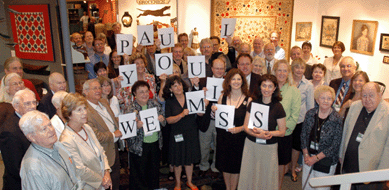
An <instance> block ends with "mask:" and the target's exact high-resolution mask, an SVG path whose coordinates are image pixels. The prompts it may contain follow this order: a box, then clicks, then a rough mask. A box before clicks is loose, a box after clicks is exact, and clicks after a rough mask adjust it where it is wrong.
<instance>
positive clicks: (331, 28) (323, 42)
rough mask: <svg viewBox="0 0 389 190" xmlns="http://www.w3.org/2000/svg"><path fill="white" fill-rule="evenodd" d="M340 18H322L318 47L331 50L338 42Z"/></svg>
mask: <svg viewBox="0 0 389 190" xmlns="http://www.w3.org/2000/svg"><path fill="white" fill-rule="evenodd" d="M339 20H340V17H333V16H322V17H321V31H320V46H323V47H329V48H332V45H333V44H334V43H335V42H336V41H338V35H339Z"/></svg>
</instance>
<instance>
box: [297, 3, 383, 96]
mask: <svg viewBox="0 0 389 190" xmlns="http://www.w3.org/2000/svg"><path fill="white" fill-rule="evenodd" d="M315 8H316V9H317V13H316V15H315V16H314V12H315ZM296 12H297V13H300V14H297V13H296ZM388 12H389V1H387V0H376V1H374V2H373V1H367V0H352V1H351V0H346V1H337V0H314V1H311V0H295V14H294V24H293V27H295V26H296V24H295V22H313V26H312V41H311V42H312V45H313V47H314V48H313V50H312V53H313V54H314V55H319V57H320V58H321V61H320V62H322V61H323V58H324V56H332V55H333V53H332V50H331V49H330V48H326V47H320V46H319V44H320V30H321V16H322V15H325V16H337V17H340V24H339V37H338V40H339V41H342V42H343V43H344V44H345V46H346V51H345V52H344V53H343V55H344V56H351V57H353V58H354V59H355V60H356V61H358V63H360V66H361V70H363V71H366V72H367V73H368V75H369V78H370V80H371V81H380V82H383V83H385V84H387V85H389V77H387V72H386V71H388V70H389V65H388V64H384V63H382V60H383V57H384V56H389V52H385V51H380V50H379V45H380V35H381V33H389V32H388V31H389V21H388V19H387V17H388ZM301 13H304V14H301ZM353 20H369V21H378V30H377V36H376V40H375V47H374V55H373V56H371V55H364V54H359V53H353V52H350V43H351V33H352V25H353ZM294 35H295V29H294V30H293V34H292V36H293V37H294ZM301 44H302V42H294V44H293V43H292V46H293V45H298V46H301ZM384 98H389V90H387V91H385V94H384Z"/></svg>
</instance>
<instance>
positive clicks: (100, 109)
mask: <svg viewBox="0 0 389 190" xmlns="http://www.w3.org/2000/svg"><path fill="white" fill-rule="evenodd" d="M87 101H88V103H89V105H90V106H92V108H93V109H95V110H96V111H97V113H99V115H100V117H101V118H102V119H103V120H104V123H105V124H106V125H107V127H108V129H109V131H111V133H112V135H113V137H114V142H116V141H118V140H119V138H117V137H115V134H114V133H113V132H115V125H114V120H113V119H112V117H111V115H109V113H108V110H107V108H105V107H104V106H103V105H102V104H101V103H100V102H99V104H98V105H96V104H94V103H92V102H90V101H89V100H87Z"/></svg>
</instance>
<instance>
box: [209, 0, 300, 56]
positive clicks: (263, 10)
mask: <svg viewBox="0 0 389 190" xmlns="http://www.w3.org/2000/svg"><path fill="white" fill-rule="evenodd" d="M211 3H212V4H211V7H212V10H211V35H215V36H219V37H220V29H221V22H222V18H236V19H237V21H236V26H235V33H234V35H237V36H240V37H241V39H242V41H243V42H247V43H249V44H250V45H251V46H252V43H253V40H254V39H255V37H257V36H259V37H261V38H262V39H263V40H264V42H265V43H267V42H270V40H269V36H270V33H271V32H272V31H274V30H276V31H279V32H280V40H279V42H278V45H279V46H280V47H282V48H283V49H284V50H285V52H286V56H288V55H289V50H290V44H291V34H292V23H293V22H292V21H293V0H278V1H261V0H212V2H211ZM220 48H221V49H220V50H221V51H223V52H224V53H227V51H228V45H227V42H226V41H225V40H222V42H221V46H220Z"/></svg>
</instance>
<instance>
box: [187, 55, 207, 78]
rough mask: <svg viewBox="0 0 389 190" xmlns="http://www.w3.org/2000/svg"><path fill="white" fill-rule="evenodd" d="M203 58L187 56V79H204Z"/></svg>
mask: <svg viewBox="0 0 389 190" xmlns="http://www.w3.org/2000/svg"><path fill="white" fill-rule="evenodd" d="M205 64H206V63H205V56H203V55H202V56H188V77H189V78H195V77H198V78H204V77H205V72H206V71H205Z"/></svg>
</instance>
